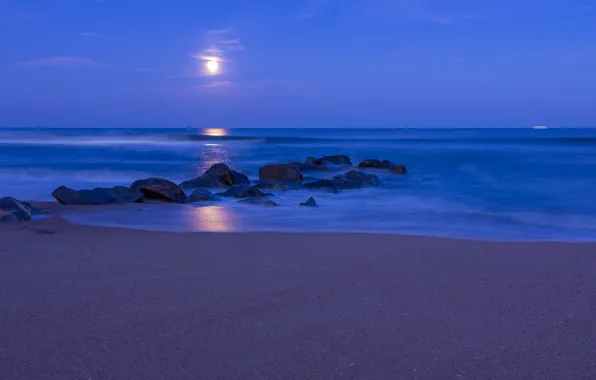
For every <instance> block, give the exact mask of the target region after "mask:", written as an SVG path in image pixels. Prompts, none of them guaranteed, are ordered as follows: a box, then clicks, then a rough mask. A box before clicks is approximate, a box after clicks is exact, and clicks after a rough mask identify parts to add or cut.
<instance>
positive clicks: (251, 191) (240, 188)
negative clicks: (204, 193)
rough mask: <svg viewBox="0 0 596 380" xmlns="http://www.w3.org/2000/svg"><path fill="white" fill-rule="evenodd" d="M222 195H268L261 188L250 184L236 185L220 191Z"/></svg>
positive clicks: (249, 196) (245, 196)
mask: <svg viewBox="0 0 596 380" xmlns="http://www.w3.org/2000/svg"><path fill="white" fill-rule="evenodd" d="M217 195H221V196H222V197H235V198H256V197H266V196H267V194H266V193H264V192H262V191H261V190H259V189H255V188H254V187H252V186H250V185H234V186H232V187H230V188H229V189H228V190H226V191H224V192H223V193H219V194H217Z"/></svg>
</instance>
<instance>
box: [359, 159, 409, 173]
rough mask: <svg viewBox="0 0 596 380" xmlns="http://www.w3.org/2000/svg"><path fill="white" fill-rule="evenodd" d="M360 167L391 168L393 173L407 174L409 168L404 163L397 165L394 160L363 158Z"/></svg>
mask: <svg viewBox="0 0 596 380" xmlns="http://www.w3.org/2000/svg"><path fill="white" fill-rule="evenodd" d="M358 167H359V168H371V169H383V170H390V171H391V172H392V173H395V174H406V173H407V170H406V167H405V166H403V165H395V164H394V163H393V162H391V161H388V160H383V161H381V160H375V159H369V160H362V161H361V162H360V163H359V164H358Z"/></svg>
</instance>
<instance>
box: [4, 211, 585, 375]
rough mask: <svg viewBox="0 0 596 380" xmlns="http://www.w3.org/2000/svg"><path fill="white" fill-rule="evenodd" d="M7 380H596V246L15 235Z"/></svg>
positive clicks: (40, 225)
mask: <svg viewBox="0 0 596 380" xmlns="http://www.w3.org/2000/svg"><path fill="white" fill-rule="evenodd" d="M0 282H1V284H0V342H1V343H0V355H1V357H0V378H2V379H11V380H12V379H27V380H30V379H83V380H91V379H93V380H96V379H159V380H163V379H192V380H196V379H392V380H394V379H483V380H486V379H574V380H577V379H596V360H595V359H594V358H596V338H595V335H594V334H595V332H596V245H594V244H564V243H561V244H558V243H485V242H473V241H456V240H445V239H436V238H421V237H402V236H384V235H364V234H363V235H354V234H281V233H251V234H227V233H226V234H209V233H192V234H177V233H159V232H144V231H134V230H125V229H109V228H97V227H84V226H77V225H73V224H70V223H68V222H66V221H64V220H61V219H59V218H50V219H46V220H42V221H36V222H30V223H14V224H2V225H0Z"/></svg>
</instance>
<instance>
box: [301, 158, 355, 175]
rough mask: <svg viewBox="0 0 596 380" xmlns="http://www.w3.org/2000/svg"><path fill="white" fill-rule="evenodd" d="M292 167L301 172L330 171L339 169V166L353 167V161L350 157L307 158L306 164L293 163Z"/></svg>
mask: <svg viewBox="0 0 596 380" xmlns="http://www.w3.org/2000/svg"><path fill="white" fill-rule="evenodd" d="M290 165H292V166H294V167H296V168H297V169H298V170H300V171H316V170H318V171H328V170H333V169H337V168H336V167H337V166H345V165H347V166H352V160H351V159H350V157H348V156H343V155H335V156H324V157H321V158H314V157H307V158H306V160H304V162H292V163H291V164H290Z"/></svg>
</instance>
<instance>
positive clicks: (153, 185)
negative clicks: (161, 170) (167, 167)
mask: <svg viewBox="0 0 596 380" xmlns="http://www.w3.org/2000/svg"><path fill="white" fill-rule="evenodd" d="M130 188H131V189H133V190H138V191H140V192H141V193H143V195H144V196H145V198H147V199H155V200H160V201H165V202H176V203H184V201H185V200H186V194H184V191H182V189H181V188H180V186H178V185H176V184H175V183H174V182H172V181H168V180H167V179H163V178H147V179H141V180H138V181H135V182H134V183H133V184H132V185H130Z"/></svg>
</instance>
